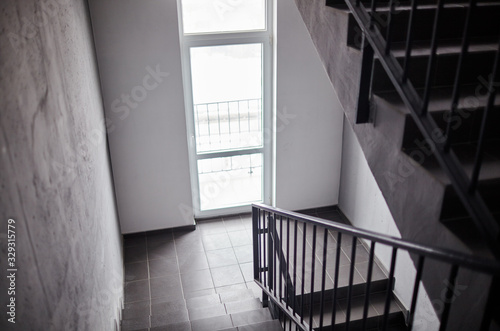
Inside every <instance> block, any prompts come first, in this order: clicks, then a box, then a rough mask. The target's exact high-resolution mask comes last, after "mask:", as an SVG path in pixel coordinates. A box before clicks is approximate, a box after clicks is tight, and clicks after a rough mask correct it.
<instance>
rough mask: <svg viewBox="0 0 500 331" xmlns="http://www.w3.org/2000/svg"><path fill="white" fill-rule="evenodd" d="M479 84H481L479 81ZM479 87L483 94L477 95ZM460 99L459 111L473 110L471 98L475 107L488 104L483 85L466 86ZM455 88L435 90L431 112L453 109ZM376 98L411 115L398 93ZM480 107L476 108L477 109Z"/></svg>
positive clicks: (497, 102) (496, 104)
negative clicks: (452, 101) (452, 100)
mask: <svg viewBox="0 0 500 331" xmlns="http://www.w3.org/2000/svg"><path fill="white" fill-rule="evenodd" d="M478 83H480V82H479V81H478ZM478 86H480V87H481V88H482V90H481V93H479V94H478V93H477V92H476V90H477V89H478ZM416 90H417V92H423V89H416ZM460 91H461V93H460V98H459V100H458V109H468V110H469V111H470V108H471V100H470V99H469V98H470V97H471V96H472V97H474V106H476V105H479V106H484V105H485V104H486V100H487V96H486V95H485V93H484V92H485V91H486V87H485V86H483V85H479V84H477V85H464V86H462V87H461V89H460ZM452 92H453V87H452V86H441V87H435V88H433V91H432V93H431V94H430V99H429V107H428V111H429V112H440V111H445V110H449V109H450V108H451V98H450V96H451V95H452ZM374 96H375V97H377V98H380V99H382V100H384V101H385V103H387V104H388V105H389V106H391V107H392V108H393V109H394V110H396V111H399V112H401V113H404V114H408V115H410V110H409V109H408V108H407V107H406V105H405V104H404V102H403V100H401V97H400V96H399V93H398V92H397V91H383V92H376V93H375V95H374ZM494 105H495V107H499V106H500V98H498V97H497V98H495V102H494ZM477 107H478V106H476V108H477Z"/></svg>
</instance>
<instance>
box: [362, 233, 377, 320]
mask: <svg viewBox="0 0 500 331" xmlns="http://www.w3.org/2000/svg"><path fill="white" fill-rule="evenodd" d="M374 258H375V241H372V244H371V247H370V258H369V259H368V271H367V274H366V293H365V305H364V309H363V323H362V325H361V330H366V320H367V319H368V307H369V305H370V294H371V293H370V289H371V283H372V270H373V260H374Z"/></svg>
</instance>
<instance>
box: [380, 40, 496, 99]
mask: <svg viewBox="0 0 500 331" xmlns="http://www.w3.org/2000/svg"><path fill="white" fill-rule="evenodd" d="M453 51H454V50H453V49H452V48H450V49H448V48H445V49H444V50H443V52H442V53H438V54H437V55H436V62H435V63H436V65H435V68H434V72H433V78H432V81H431V84H432V86H433V87H442V86H453V84H454V81H455V74H456V68H457V64H458V60H459V53H458V52H453ZM495 52H496V51H495V50H490V49H487V48H484V47H482V48H478V49H473V51H471V52H470V53H468V54H467V56H466V57H465V58H464V66H463V68H464V70H462V76H461V77H462V84H463V85H466V84H478V77H483V78H484V79H486V80H487V79H488V74H489V73H490V72H491V69H492V67H493V60H494V58H495ZM398 53H399V52H398ZM428 53H429V51H428V50H427V51H424V50H420V51H419V52H418V55H413V56H412V57H411V61H410V66H409V70H408V79H409V80H410V81H411V83H412V85H413V86H414V87H415V88H416V89H423V87H424V86H425V83H426V77H427V66H428V63H429V54H428ZM397 60H398V61H399V62H400V64H401V66H403V64H404V57H403V54H401V56H400V57H399V58H397ZM394 90H395V88H394V85H393V84H392V82H391V80H390V79H389V77H388V76H387V74H386V72H385V69H384V68H383V66H382V64H381V63H380V60H379V59H377V58H376V59H375V60H374V65H373V84H372V92H373V93H378V92H384V91H394ZM417 92H422V91H419V90H417ZM422 94H423V93H421V96H422Z"/></svg>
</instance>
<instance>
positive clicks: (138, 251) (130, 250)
mask: <svg viewBox="0 0 500 331" xmlns="http://www.w3.org/2000/svg"><path fill="white" fill-rule="evenodd" d="M123 251H124V259H123V260H124V262H125V263H132V262H140V261H146V260H147V259H148V255H147V250H146V245H138V246H128V247H124V248H123Z"/></svg>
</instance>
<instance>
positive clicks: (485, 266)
mask: <svg viewBox="0 0 500 331" xmlns="http://www.w3.org/2000/svg"><path fill="white" fill-rule="evenodd" d="M252 206H253V207H256V208H258V209H261V210H265V211H268V212H272V213H279V214H280V215H282V216H284V217H290V218H292V219H296V220H298V221H302V222H305V223H310V224H316V225H321V226H323V227H326V228H329V229H334V230H335V231H339V232H342V233H345V234H349V235H352V236H356V237H358V238H363V239H368V240H375V241H377V242H379V243H381V244H386V245H390V246H392V247H397V248H402V249H405V250H407V251H409V252H412V253H416V254H419V255H423V256H425V257H429V258H432V259H434V260H438V261H444V262H450V263H453V264H459V265H461V266H463V267H466V268H468V269H473V270H476V271H482V272H485V273H489V274H491V275H500V262H498V261H496V260H492V259H485V258H483V257H477V256H473V255H467V254H464V253H461V252H458V251H454V250H450V249H446V248H439V247H433V246H426V245H422V244H418V243H415V242H412V241H409V240H404V239H400V238H396V237H392V236H388V235H385V234H381V233H378V232H374V231H370V230H365V229H361V228H356V227H353V226H351V225H347V224H343V223H338V222H335V221H328V220H324V219H321V218H318V217H314V216H308V215H304V214H300V213H297V212H293V211H288V210H284V209H281V208H277V207H271V206H268V205H265V204H262V203H253V204H252Z"/></svg>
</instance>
